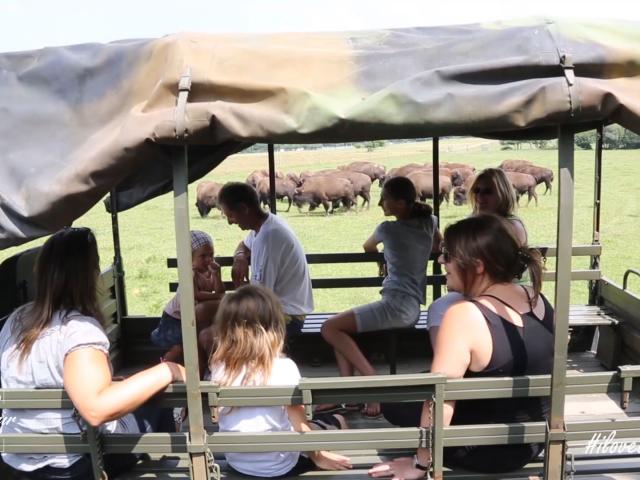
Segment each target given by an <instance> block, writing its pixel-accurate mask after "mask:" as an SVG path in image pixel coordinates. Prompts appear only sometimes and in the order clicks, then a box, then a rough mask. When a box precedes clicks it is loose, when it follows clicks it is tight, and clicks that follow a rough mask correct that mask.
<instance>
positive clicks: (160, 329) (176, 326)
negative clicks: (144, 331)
mask: <svg viewBox="0 0 640 480" xmlns="http://www.w3.org/2000/svg"><path fill="white" fill-rule="evenodd" d="M151 341H152V342H153V344H154V345H156V346H157V347H161V348H171V347H173V346H174V345H182V325H180V319H179V318H176V317H173V316H171V315H169V314H168V313H167V312H162V317H160V322H159V323H158V326H157V327H156V328H155V330H153V332H151Z"/></svg>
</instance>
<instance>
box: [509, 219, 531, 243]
mask: <svg viewBox="0 0 640 480" xmlns="http://www.w3.org/2000/svg"><path fill="white" fill-rule="evenodd" d="M509 223H510V224H511V226H512V227H513V232H514V233H515V235H516V239H517V240H518V243H519V244H520V246H523V245H526V244H527V241H528V240H527V230H526V229H525V228H524V223H522V220H520V219H519V218H517V217H513V218H510V219H509Z"/></svg>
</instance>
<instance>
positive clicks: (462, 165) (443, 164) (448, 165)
mask: <svg viewBox="0 0 640 480" xmlns="http://www.w3.org/2000/svg"><path fill="white" fill-rule="evenodd" d="M440 167H445V168H448V169H449V170H454V169H456V168H467V169H469V170H471V171H472V172H475V171H476V167H474V166H473V165H467V164H466V163H456V162H440Z"/></svg>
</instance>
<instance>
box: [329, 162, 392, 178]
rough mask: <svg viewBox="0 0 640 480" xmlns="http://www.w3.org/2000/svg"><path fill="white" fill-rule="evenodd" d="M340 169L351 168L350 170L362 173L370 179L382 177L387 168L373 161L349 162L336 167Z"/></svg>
mask: <svg viewBox="0 0 640 480" xmlns="http://www.w3.org/2000/svg"><path fill="white" fill-rule="evenodd" d="M338 169H340V170H351V171H352V172H358V173H364V174H365V175H367V176H368V177H369V178H370V179H371V181H372V182H373V181H374V180H380V179H381V178H384V176H385V174H386V173H387V169H386V168H385V167H384V166H382V165H379V164H377V163H373V162H351V163H350V164H349V165H341V166H339V167H338Z"/></svg>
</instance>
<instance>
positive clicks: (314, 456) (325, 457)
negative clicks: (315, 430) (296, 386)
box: [287, 405, 351, 470]
mask: <svg viewBox="0 0 640 480" xmlns="http://www.w3.org/2000/svg"><path fill="white" fill-rule="evenodd" d="M287 414H288V415H289V420H290V421H291V425H292V426H293V428H294V430H295V431H296V432H310V431H311V430H312V428H311V426H310V425H309V423H308V422H307V419H306V417H305V414H304V407H303V406H302V405H290V406H287ZM307 454H308V455H309V458H310V459H311V460H312V461H313V463H314V464H315V465H316V466H317V467H318V468H321V469H322V470H346V469H348V468H351V460H350V459H349V458H348V457H345V456H344V455H340V454H337V453H333V452H327V451H324V450H318V451H315V452H307Z"/></svg>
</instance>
